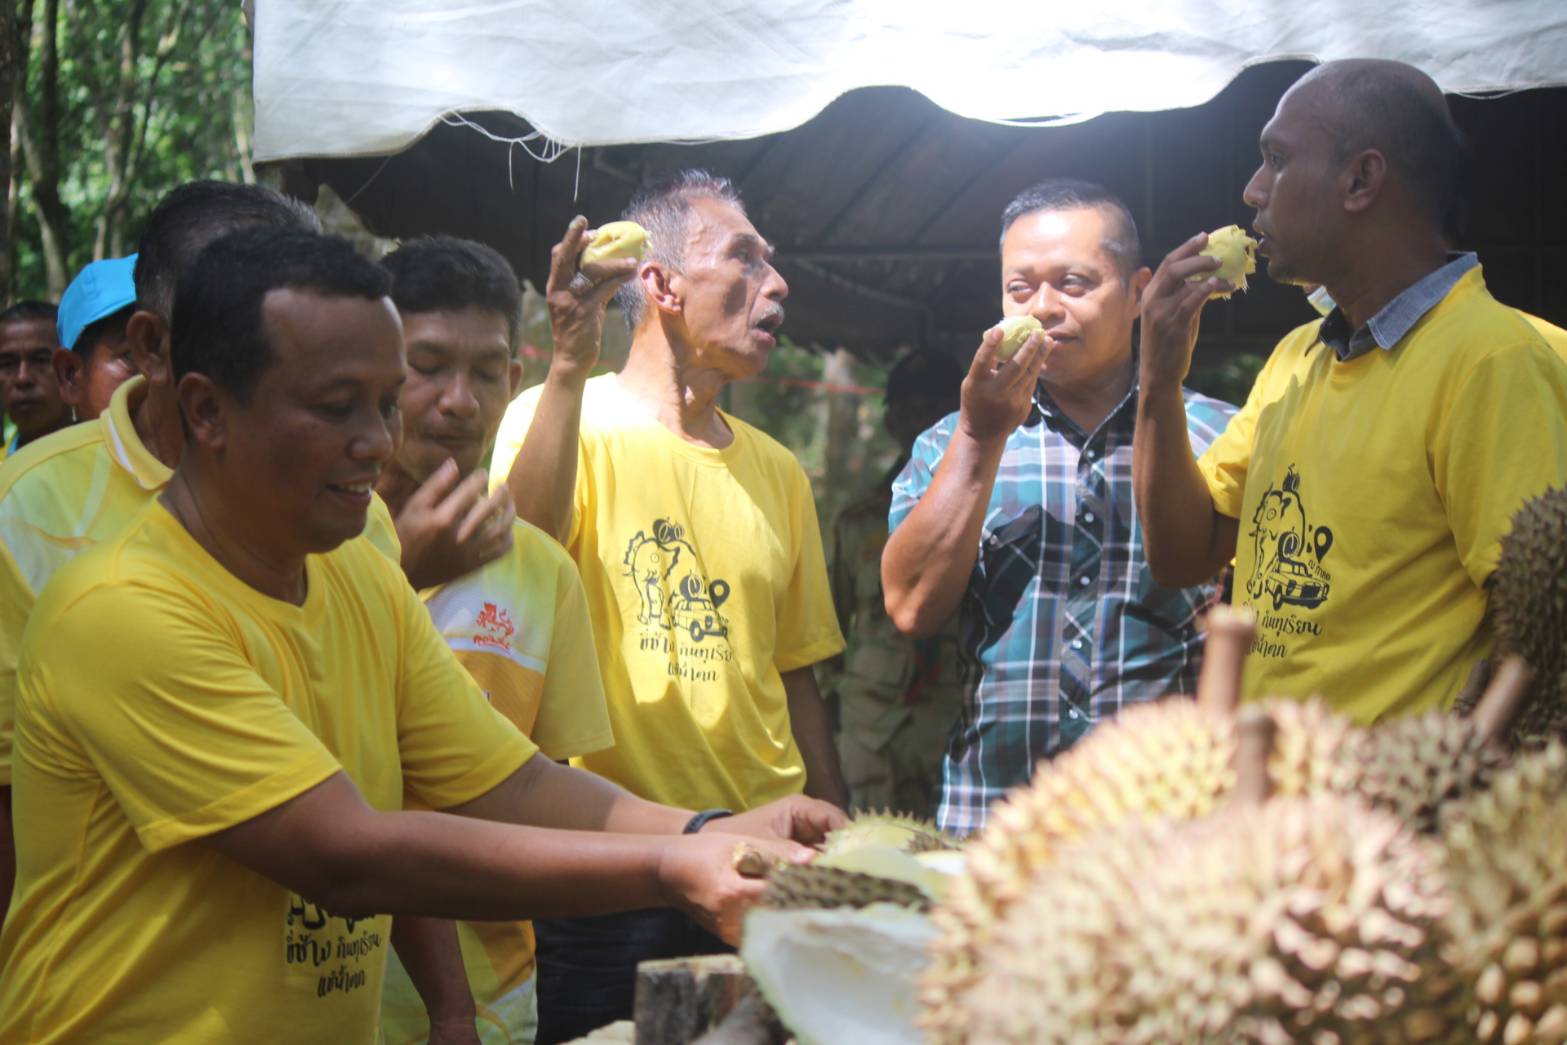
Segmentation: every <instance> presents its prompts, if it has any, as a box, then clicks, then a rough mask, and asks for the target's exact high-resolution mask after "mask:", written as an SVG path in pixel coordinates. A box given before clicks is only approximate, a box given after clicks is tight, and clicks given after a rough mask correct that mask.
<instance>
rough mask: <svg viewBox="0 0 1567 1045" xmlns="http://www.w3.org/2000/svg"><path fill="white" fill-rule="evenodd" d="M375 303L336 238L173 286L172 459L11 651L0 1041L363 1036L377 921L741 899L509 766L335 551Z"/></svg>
mask: <svg viewBox="0 0 1567 1045" xmlns="http://www.w3.org/2000/svg"><path fill="white" fill-rule="evenodd" d="M386 290H387V277H386V275H385V273H384V272H382V271H381V270H380V269H378V268H376V267H375V266H374V265H372V264H371V263H370V262H368V261H365V260H364V259H363V258H361V257H359V256H358V255H357V254H356V253H355V252H354V249H353V247H352V245H351V244H349V243H348V242H346V241H344V240H341V239H335V238H328V237H321V236H317V235H314V234H306V233H291V232H279V231H275V230H266V229H248V230H243V231H240V232H236V233H233V234H231V235H229V236H226V237H224V238H223V239H221V240H219V241H218V242H216V243H214V244H213V245H211V246H210V247H208V248H207V249H206V250H205V251H204V252H203V253H202V255H201V257H200V259H199V261H198V263H197V264H196V265H194V266H193V267H192V268H191V269H190V270H189V271H188V272H187V273H186V275H185V276H183V277H182V278H181V281H180V283H179V287H178V297H177V299H176V309H175V315H174V323H173V326H172V343H171V361H172V366H173V370H174V373H175V375H176V381H175V387H176V388H177V392H178V397H179V398H178V403H179V407H180V415H181V418H182V420H183V421H184V423H185V424H186V425H187V426H188V429H189V437H188V438H187V440H186V445H185V449H184V451H183V453H182V455H181V458H180V462H179V465H178V466H177V467H176V469H175V471H174V474H173V475H172V476H171V477H170V479H169V482H168V484H167V486H166V487H165V489H164V491H163V492H162V493H161V494H160V495H159V496H158V497H157V498H156V499H155V500H154V501H152V502H151V503H149V504H148V505H147V507H146V508H145V510H144V511H143V512H142V513H141V514H140V515H138V516H137V517H136V518H135V519H134V520H132V521H131V523H130V524H129V526H128V527H127V528H126V529H125V530H124V531H123V532H122V533H120V534H119V535H117V536H115V537H112V538H109V539H107V540H105V541H104V542H102V543H101V544H100V545H99V546H98V547H96V548H94V549H93V550H91V551H89V552H86V553H84V554H83V555H82V556H80V557H79V558H77V559H76V560H75V561H74V562H72V563H70V564H69V565H67V566H65V567H64V568H63V569H61V570H60V571H59V573H58V574H57V575H56V577H55V578H54V580H53V582H52V583H51V584H50V586H49V588H48V590H46V591H45V592H44V593H43V595H42V597H41V598H40V599H39V602H38V605H37V607H36V608H35V611H34V614H33V619H32V620H31V621H30V622H29V626H28V629H27V632H26V634H25V635H24V638H23V652H22V658H21V665H20V680H21V682H20V698H19V701H18V705H17V731H16V750H15V757H14V762H15V774H14V788H15V795H14V801H15V814H16V822H17V827H18V831H17V841H18V877H17V883H16V894H15V896H14V898H13V900H12V905H11V915H10V918H9V919H8V921H7V924H6V926H5V929H4V931H3V933H0V1040H4V1041H29V1042H58V1041H92V1042H99V1043H119V1042H145V1041H225V1042H249V1041H254V1042H271V1041H275V1040H276V1039H277V1037H278V1036H279V1034H280V1033H283V1034H286V1035H287V1036H288V1037H289V1038H290V1039H294V1040H304V1041H318V1042H323V1043H325V1042H332V1043H339V1042H369V1041H372V1040H373V1039H374V1038H375V1036H376V1024H377V1013H378V1011H379V1007H380V988H381V982H382V975H383V971H384V962H385V956H386V944H387V940H388V935H389V925H388V921H389V919H388V915H394V916H395V915H429V916H438V917H445V918H452V917H472V918H498V919H516V918H524V917H529V916H531V915H535V914H538V913H543V912H549V911H557V910H562V911H573V912H580V911H602V910H606V909H608V910H613V909H617V908H624V907H636V906H647V905H650V904H656V903H667V902H674V903H676V904H678V905H680V906H682V907H684V908H686V909H688V910H690V911H691V912H692V913H694V914H697V915H698V916H700V917H701V918H702V919H703V921H704V922H705V923H706V924H708V925H710V926H712V927H713V928H715V929H717V930H719V931H721V932H723V933H724V934H725V935H726V936H730V937H733V936H734V935H735V934H736V933H737V931H738V920H739V918H740V916H741V915H742V913H743V909H744V907H745V906H746V904H747V903H748V902H749V901H751V900H752V899H754V898H755V897H756V896H757V895H758V894H759V892H760V889H761V883H759V882H755V881H748V880H745V879H743V878H741V877H740V875H739V874H738V872H736V871H735V870H734V867H733V856H734V848H735V844H736V839H734V838H733V837H732V836H726V835H716V834H713V833H712V831H711V830H709V831H708V832H705V833H703V834H697V833H696V832H697V831H698V830H699V829H700V828H701V827H703V826H704V824H705V823H706V821H705V820H704V818H703V817H701V816H700V815H698V816H693V815H692V813H691V811H689V810H681V809H674V808H670V807H668V806H660V805H656V804H654V803H650V802H646V801H644V800H642V799H638V798H636V797H634V796H632V795H630V794H628V793H626V792H624V791H622V790H620V789H618V788H615V787H614V786H613V785H611V784H609V783H607V782H605V781H603V780H600V779H598V778H596V777H593V776H592V775H591V774H586V773H581V772H579V771H577V770H573V769H570V768H568V767H563V766H559V765H557V764H555V763H553V762H551V761H550V760H549V759H547V758H535V757H533V756H534V755H535V753H536V750H537V749H536V748H535V746H534V745H533V744H532V743H531V742H530V741H529V740H528V739H527V738H526V737H525V736H523V735H522V733H521V732H519V731H518V730H517V729H516V728H515V727H514V726H512V725H511V723H510V722H508V721H507V720H506V719H505V717H504V716H502V715H501V714H500V713H499V712H497V711H496V710H495V709H493V708H492V707H490V706H489V705H488V704H487V703H486V702H485V700H484V698H483V694H482V693H481V692H480V691H479V690H478V688H477V687H476V686H475V685H474V683H473V681H472V680H471V679H470V678H469V677H468V676H467V674H466V673H465V672H463V670H462V669H461V667H460V666H459V665H458V663H457V661H456V659H455V658H454V656H453V655H452V652H451V650H450V649H449V648H448V646H447V644H446V643H445V642H444V641H443V640H442V638H441V636H440V635H439V633H437V632H436V630H435V628H434V626H433V625H432V624H431V623H430V618H429V615H428V613H427V612H426V611H425V609H424V607H423V605H422V604H421V603H420V602H419V600H418V598H417V596H416V595H415V593H414V592H413V591H412V590H411V589H410V588H409V587H408V586H407V585H406V584H405V583H404V581H403V578H402V575H401V574H400V573H399V571H398V569H397V567H396V565H394V564H393V563H392V562H390V561H389V560H388V559H387V558H386V557H385V556H384V555H382V554H381V553H379V552H378V551H376V550H375V549H374V548H372V547H371V546H370V544H369V542H368V540H365V539H356V538H358V537H359V535H361V534H362V533H363V532H364V529H365V520H366V513H367V512H368V510H369V507H370V504H371V502H372V497H373V494H372V488H373V485H374V483H375V480H376V479H377V478H378V475H379V472H380V469H381V467H382V466H383V465H384V464H385V463H386V461H387V460H388V459H389V458H390V456H391V453H392V450H393V444H394V441H395V438H396V432H397V427H398V426H397V416H398V413H397V393H398V387H399V385H400V384H401V383H402V380H403V374H404V364H403V345H402V330H401V325H400V323H399V321H398V318H397V314H396V312H395V310H394V308H393V307H392V304H391V302H390V301H389V300H387V298H386V297H385V293H386ZM84 651H90V652H91V655H90V656H84ZM405 796H406V797H407V799H408V800H409V801H411V802H415V803H417V804H419V805H420V806H423V807H426V808H433V809H441V810H445V811H446V812H444V813H439V812H418V813H410V812H403V811H402V807H403V803H404V801H405ZM451 813H457V814H461V815H458V816H453V815H449V814H451ZM841 819H842V818H841V816H840V815H839V814H837V812H836V811H835V810H832V809H831V807H829V806H826V805H825V804H823V803H813V802H811V801H810V800H807V799H797V800H793V801H790V802H786V803H779V804H776V805H774V806H772V807H769V808H768V809H765V810H758V811H755V812H753V813H750V814H742V815H740V816H736V817H734V818H732V819H728V820H725V821H723V823H724V824H725V825H726V826H727V827H728V828H729V829H730V830H734V831H737V832H746V833H752V834H758V835H768V834H770V835H774V836H784V835H797V836H799V837H801V838H802V839H805V840H814V839H819V838H820V837H821V834H822V833H823V831H824V830H826V829H827V828H829V827H830V826H832V825H833V824H835V823H840V822H841ZM484 821H502V823H486V822H484ZM682 829H684V833H685V834H690V835H692V837H682ZM608 832H616V833H608ZM651 835H664V836H668V837H664V838H656V837H648V836H651ZM755 844H757V845H760V846H762V847H763V848H765V849H768V850H770V851H772V852H774V853H776V854H777V855H779V856H782V857H785V858H789V859H803V858H806V857H807V856H808V855H809V851H808V850H804V849H803V848H801V847H799V846H796V845H793V844H791V843H785V842H781V841H767V840H763V839H761V838H759V839H757V841H756V843H755Z"/></svg>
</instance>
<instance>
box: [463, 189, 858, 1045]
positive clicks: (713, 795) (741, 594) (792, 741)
mask: <svg viewBox="0 0 1567 1045" xmlns="http://www.w3.org/2000/svg"><path fill="white" fill-rule="evenodd" d="M626 217H628V218H630V219H631V220H634V221H638V222H640V223H641V224H642V225H643V226H645V227H646V228H647V229H648V231H649V233H650V234H651V241H652V247H651V252H650V253H649V254H648V256H647V257H646V258H645V259H643V260H642V261H641V262H640V263H637V262H634V261H630V260H622V261H618V262H610V263H607V264H603V265H597V264H595V265H589V266H587V268H586V270H585V271H583V272H578V271H577V269H578V264H577V262H578V258H579V256H580V254H581V251H582V247H583V246H584V245H585V243H586V242H587V222H586V220H585V219H582V218H578V219H577V220H575V221H574V222H573V223H572V225H571V226H570V228H569V229H568V230H567V233H566V237H565V239H564V240H563V241H562V242H561V243H560V244H559V245H558V246H557V247H556V248H555V250H554V253H553V254H552V265H551V272H550V280H549V285H548V294H547V297H548V300H549V304H550V322H551V326H552V329H553V332H554V342H555V350H554V358H553V359H552V361H551V364H550V371H549V376H548V377H547V378H546V380H545V382H544V384H543V385H542V386H541V387H540V388H539V389H536V390H533V391H530V392H529V393H526V394H524V395H523V396H522V397H521V398H519V399H518V400H517V401H516V402H515V403H513V404H512V406H511V408H510V409H509V410H508V411H507V415H506V419H505V421H504V422H502V424H501V431H500V436H499V438H498V440H497V443H496V450H495V458H494V462H493V466H492V469H491V471H492V475H493V477H494V478H492V482H500V481H501V480H502V479H505V481H506V483H507V485H508V486H509V487H510V489H511V492H512V495H513V497H515V498H516V499H517V514H518V515H519V516H521V517H522V518H524V519H527V520H528V521H530V522H533V523H535V524H536V525H538V526H539V527H540V528H542V529H544V530H545V531H546V532H549V533H552V534H555V535H556V536H558V537H559V538H560V539H561V540H562V542H563V543H564V544H565V546H566V550H567V551H568V552H570V553H571V557H572V559H573V560H575V561H576V563H577V565H578V567H579V568H580V569H581V571H582V580H583V587H584V588H585V589H586V591H587V596H588V605H589V612H590V613H591V615H592V617H593V633H594V637H595V639H596V640H597V645H598V656H599V670H600V674H601V675H602V676H603V680H604V692H605V697H606V699H607V700H608V703H609V716H610V724H611V726H613V728H614V731H615V746H614V747H613V748H610V749H608V750H605V751H602V752H598V753H596V754H591V755H587V756H585V757H583V758H580V759H576V760H574V764H576V765H581V766H583V767H585V768H587V769H591V770H593V771H594V772H595V773H599V774H601V775H603V776H605V777H607V778H608V779H610V780H613V781H615V782H616V783H618V784H620V785H621V786H623V787H625V788H627V789H628V790H630V791H632V792H633V793H635V794H638V795H640V796H642V797H644V798H649V799H653V800H655V801H660V802H673V803H677V804H691V805H702V806H720V807H725V808H730V809H750V808H754V807H755V806H756V805H757V804H758V803H761V802H766V801H768V800H770V799H775V798H778V797H780V796H783V795H790V794H799V793H801V792H802V791H803V792H804V793H806V794H808V795H812V796H814V797H817V798H824V799H827V800H829V801H831V802H834V803H836V804H839V805H842V804H844V803H846V801H847V794H846V791H845V788H844V785H843V776H842V773H841V772H840V770H839V767H838V760H837V754H836V752H835V750H834V748H833V743H832V734H831V728H830V726H829V723H828V719H827V715H826V712H825V709H824V708H823V705H822V700H821V696H820V693H819V692H818V690H817V687H816V680H815V677H814V675H813V674H812V665H814V664H816V663H817V662H818V661H822V660H825V659H827V658H828V657H831V656H833V655H835V654H836V653H837V652H838V651H839V650H841V649H842V648H843V639H842V637H841V635H840V634H839V631H838V624H837V620H836V615H835V613H834V610H833V605H832V599H831V596H830V593H829V590H828V584H827V570H826V562H825V557H824V555H823V553H822V543H821V532H820V530H819V528H818V526H817V521H816V510H815V505H814V502H813V501H812V496H811V487H810V482H809V481H808V480H807V478H806V476H805V473H804V471H803V470H802V469H801V467H800V465H799V462H798V461H796V460H795V459H794V456H793V455H792V454H791V453H789V451H788V450H786V449H785V448H784V447H782V446H780V445H779V444H778V443H777V442H775V441H774V440H772V439H771V438H769V437H768V436H767V435H765V434H764V433H762V432H760V431H758V430H757V429H755V428H753V427H751V426H750V425H748V424H746V423H745V422H743V421H741V420H739V419H738V418H735V417H733V416H731V415H729V414H727V413H725V412H724V411H722V410H720V409H719V408H718V402H717V400H718V395H719V393H720V392H721V391H722V389H723V387H724V385H726V384H727V383H729V382H731V381H735V380H739V379H742V378H745V377H750V376H754V375H755V374H757V373H759V372H761V370H762V369H763V368H764V367H765V366H766V365H767V359H768V355H769V353H770V352H771V350H772V348H773V347H774V346H775V344H776V336H777V330H778V325H779V324H780V323H781V322H782V320H783V305H782V301H783V298H784V297H785V295H787V293H788V286H787V285H786V284H785V283H784V281H783V278H782V277H781V276H779V274H778V272H777V270H775V269H774V268H773V267H772V264H771V263H770V260H769V259H770V258H771V256H772V247H771V246H770V245H769V244H768V243H767V242H766V240H764V239H763V238H762V237H761V235H760V234H759V233H758V232H757V230H756V228H755V227H754V226H753V225H752V224H751V222H750V221H749V220H748V219H747V218H746V216H745V211H744V209H743V207H742V205H741V203H740V200H739V197H738V196H737V195H736V193H735V191H734V189H733V187H732V186H731V185H730V184H729V183H728V182H727V181H724V180H723V179H720V178H714V177H712V176H711V175H708V174H706V173H704V172H700V171H691V172H685V173H684V174H681V175H679V176H677V177H676V178H674V179H672V180H671V181H670V182H669V183H667V184H665V185H661V186H659V187H656V188H654V189H651V190H649V191H647V192H645V193H643V194H642V195H641V196H639V197H638V198H637V199H636V200H634V201H633V202H632V204H631V206H630V207H629V208H628V210H627V213H626ZM633 277H635V281H634V282H628V281H630V280H632V279H633ZM621 287H624V297H623V298H622V301H621V304H622V307H623V309H625V310H626V316H627V319H628V322H629V324H630V326H631V328H632V343H631V352H630V356H629V358H628V360H627V363H626V365H625V367H624V368H623V369H622V370H621V371H620V372H619V373H616V374H608V375H604V376H601V377H595V378H592V379H591V380H590V379H589V374H590V372H591V370H592V367H593V365H594V364H595V363H596V362H597V359H598V351H599V341H600V334H601V331H602V325H603V321H604V313H605V304H606V302H607V300H608V298H609V296H610V295H611V294H612V293H613V292H615V291H616V290H617V289H618V288H621ZM538 933H539V953H540V968H539V1018H540V1027H539V1037H540V1040H541V1041H543V1042H548V1041H554V1040H559V1039H560V1038H562V1037H567V1038H569V1037H572V1036H575V1035H576V1034H579V1033H585V1032H586V1031H588V1030H590V1029H592V1028H593V1027H596V1026H599V1025H601V1024H603V1023H606V1022H609V1021H611V1020H614V1019H618V1018H623V1017H624V1016H626V1015H629V1013H630V1007H631V993H632V981H633V976H634V970H635V965H636V962H637V961H639V960H642V959H646V958H654V957H665V956H671V955H672V954H690V953H695V952H696V951H697V950H699V949H705V948H711V947H713V946H714V942H713V941H712V940H711V939H704V938H703V937H701V936H700V935H696V934H692V933H691V932H690V931H689V926H688V925H687V924H686V923H685V922H684V921H683V920H681V919H679V918H672V917H669V916H668V915H667V914H666V913H664V912H647V913H641V914H637V915H635V916H628V917H617V918H614V919H595V920H582V921H580V922H578V923H576V924H572V925H561V926H545V925H541V926H539V927H538ZM552 934H553V935H552ZM556 941H558V943H557V942H556ZM562 952H564V954H565V962H566V963H569V964H563V963H562V962H556V963H554V965H553V966H552V963H551V955H552V954H557V955H558V954H562ZM557 974H558V975H557Z"/></svg>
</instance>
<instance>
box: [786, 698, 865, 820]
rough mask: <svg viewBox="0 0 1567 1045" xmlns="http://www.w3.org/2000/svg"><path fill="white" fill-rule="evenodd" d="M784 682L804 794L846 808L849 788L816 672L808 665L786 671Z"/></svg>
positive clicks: (847, 806)
mask: <svg viewBox="0 0 1567 1045" xmlns="http://www.w3.org/2000/svg"><path fill="white" fill-rule="evenodd" d="M783 684H784V693H785V694H786V695H787V697H788V701H789V725H790V728H791V729H792V730H793V731H794V742H795V743H796V744H798V745H799V747H800V757H801V759H802V760H803V761H804V762H805V793H806V795H808V796H809V797H811V798H819V799H821V800H822V801H824V802H831V803H832V804H833V805H835V806H837V807H838V808H840V809H847V808H849V788H848V785H847V784H845V783H844V780H843V768H842V766H841V765H839V762H838V750H837V748H836V747H834V746H833V742H832V723H831V722H830V721H829V720H828V717H827V706H826V705H825V704H824V703H823V702H822V695H821V691H820V690H819V689H818V688H817V686H816V675H815V672H814V671H812V669H811V668H809V667H805V668H797V669H796V670H794V671H786V672H784V673H783Z"/></svg>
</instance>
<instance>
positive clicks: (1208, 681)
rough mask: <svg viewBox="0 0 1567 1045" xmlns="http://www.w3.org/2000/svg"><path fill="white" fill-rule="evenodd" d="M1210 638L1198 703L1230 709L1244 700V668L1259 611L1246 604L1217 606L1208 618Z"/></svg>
mask: <svg viewBox="0 0 1567 1045" xmlns="http://www.w3.org/2000/svg"><path fill="white" fill-rule="evenodd" d="M1205 627H1206V630H1207V632H1208V639H1207V641H1206V643H1205V644H1204V646H1203V651H1202V672H1201V673H1200V674H1199V675H1198V676H1197V706H1198V707H1201V708H1207V709H1209V710H1212V711H1219V712H1224V713H1231V712H1234V710H1235V709H1236V708H1237V707H1239V706H1240V702H1241V672H1242V670H1243V669H1244V667H1245V665H1246V654H1248V653H1250V652H1251V643H1252V639H1253V638H1255V637H1256V634H1257V614H1256V612H1255V611H1253V610H1251V609H1250V608H1249V607H1245V606H1222V605H1221V606H1215V607H1214V608H1213V609H1211V610H1209V611H1208V617H1207V620H1206V622H1205Z"/></svg>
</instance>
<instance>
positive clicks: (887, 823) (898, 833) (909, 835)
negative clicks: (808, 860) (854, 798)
mask: <svg viewBox="0 0 1567 1045" xmlns="http://www.w3.org/2000/svg"><path fill="white" fill-rule="evenodd" d="M867 845H870V846H882V847H885V848H891V849H902V850H903V851H904V852H906V853H920V852H925V851H926V850H930V849H956V848H957V845H958V841H957V839H955V838H953V837H952V836H951V835H948V834H946V833H945V832H944V831H942V830H941V829H940V828H939V827H937V826H936V825H935V824H933V823H931V822H930V821H928V820H917V819H915V818H914V817H910V816H903V815H901V814H898V813H861V814H859V815H857V816H855V817H854V818H852V819H851V820H850V821H849V822H848V823H847V824H844V825H843V826H842V827H840V828H838V829H837V830H836V831H833V832H832V833H831V834H829V835H828V836H827V842H826V844H825V845H823V846H822V853H823V855H826V856H831V855H832V854H833V853H838V852H843V851H844V850H848V849H858V848H859V847H861V846H867Z"/></svg>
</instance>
